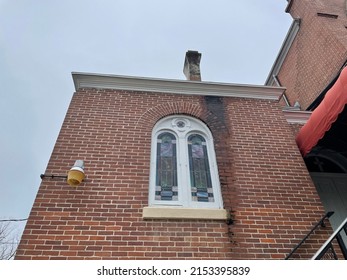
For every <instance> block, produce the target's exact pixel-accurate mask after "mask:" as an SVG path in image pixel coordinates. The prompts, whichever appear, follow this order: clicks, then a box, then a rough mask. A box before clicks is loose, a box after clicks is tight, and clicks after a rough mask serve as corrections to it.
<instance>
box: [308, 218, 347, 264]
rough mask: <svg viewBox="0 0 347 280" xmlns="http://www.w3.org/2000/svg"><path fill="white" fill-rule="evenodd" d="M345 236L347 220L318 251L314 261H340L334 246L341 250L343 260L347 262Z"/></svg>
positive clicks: (313, 258)
mask: <svg viewBox="0 0 347 280" xmlns="http://www.w3.org/2000/svg"><path fill="white" fill-rule="evenodd" d="M343 234H346V235H347V218H346V219H345V220H344V221H343V222H342V223H341V225H340V226H339V227H338V228H337V229H336V230H335V232H334V233H333V234H332V235H331V236H330V237H329V239H328V240H327V241H326V242H325V243H324V244H323V245H322V247H321V248H320V249H319V250H318V251H317V253H316V254H315V255H314V256H313V257H312V260H338V259H339V257H338V254H337V253H336V250H335V248H334V246H335V247H336V246H338V247H339V248H340V251H341V254H342V256H343V258H344V259H345V260H347V248H346V244H345V242H344V240H343ZM336 243H337V244H336Z"/></svg>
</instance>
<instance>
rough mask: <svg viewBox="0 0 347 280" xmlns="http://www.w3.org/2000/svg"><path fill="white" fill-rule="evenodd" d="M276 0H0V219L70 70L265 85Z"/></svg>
mask: <svg viewBox="0 0 347 280" xmlns="http://www.w3.org/2000/svg"><path fill="white" fill-rule="evenodd" d="M286 5H287V1H285V0H262V1H260V0H242V1H241V0H239V1H236V0H214V1H198V0H175V1H163V0H162V1H160V0H146V1H144V0H56V1H54V0H0V97H1V102H0V128H1V138H0V218H27V217H28V215H29V212H30V209H31V207H32V204H33V201H34V199H35V196H36V193H37V190H38V188H39V185H40V181H41V180H40V177H39V176H40V174H41V173H44V172H45V169H46V165H47V163H48V160H49V158H50V155H51V152H52V150H53V146H54V143H55V141H56V138H57V136H58V133H59V130H60V127H61V125H62V122H63V120H64V116H65V113H66V111H67V108H68V105H69V102H70V99H71V97H72V94H73V92H74V86H73V82H72V78H71V72H73V71H78V72H90V73H102V74H116V75H129V76H141V77H154V78H168V79H185V78H184V75H183V72H182V69H183V62H184V56H185V52H186V51H187V50H197V51H199V52H201V53H202V59H201V71H202V74H201V75H202V80H204V81H212V82H224V83H240V84H264V82H265V79H266V77H267V75H268V73H269V71H270V69H271V66H272V64H273V62H274V60H275V58H276V56H277V54H278V51H279V49H280V47H281V44H282V42H283V39H284V38H285V35H286V33H287V31H288V28H289V26H290V24H291V21H292V19H291V17H290V15H289V14H286V13H285V12H284V10H285V7H286Z"/></svg>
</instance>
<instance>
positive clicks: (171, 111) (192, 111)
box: [135, 102, 203, 131]
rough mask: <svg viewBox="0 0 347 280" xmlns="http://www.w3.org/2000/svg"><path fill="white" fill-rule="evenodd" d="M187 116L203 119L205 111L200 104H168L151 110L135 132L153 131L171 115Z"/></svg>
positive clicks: (141, 120)
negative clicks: (162, 119)
mask: <svg viewBox="0 0 347 280" xmlns="http://www.w3.org/2000/svg"><path fill="white" fill-rule="evenodd" d="M177 114H185V115H189V116H193V117H196V118H199V119H201V118H202V115H203V110H202V108H201V106H200V105H199V104H198V105H196V104H193V103H188V102H168V103H164V104H160V105H157V106H154V107H151V108H149V109H148V110H147V111H146V112H145V113H144V114H143V115H142V116H141V117H140V118H139V119H138V121H137V123H136V129H135V131H137V130H138V129H139V130H147V131H152V128H153V126H154V124H155V123H156V122H157V121H158V120H160V119H161V118H163V117H166V116H169V115H177Z"/></svg>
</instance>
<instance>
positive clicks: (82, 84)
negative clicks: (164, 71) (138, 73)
mask: <svg viewBox="0 0 347 280" xmlns="http://www.w3.org/2000/svg"><path fill="white" fill-rule="evenodd" d="M72 78H73V82H74V84H75V89H76V91H78V90H79V89H80V88H97V89H117V90H131V91H146V92H161V93H173V94H189V95H209V96H226V97H241V98H256V99H266V100H279V99H280V98H281V96H282V94H283V93H284V90H285V88H282V87H270V86H257V85H241V84H226V83H212V82H196V81H185V80H168V79H154V78H142V77H129V76H117V75H105V74H94V73H79V72H73V73H72Z"/></svg>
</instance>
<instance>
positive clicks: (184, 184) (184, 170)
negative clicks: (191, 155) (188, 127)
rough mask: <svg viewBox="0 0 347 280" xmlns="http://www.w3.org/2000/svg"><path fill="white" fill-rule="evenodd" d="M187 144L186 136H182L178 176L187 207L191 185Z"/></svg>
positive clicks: (184, 204) (179, 138) (179, 145)
mask: <svg viewBox="0 0 347 280" xmlns="http://www.w3.org/2000/svg"><path fill="white" fill-rule="evenodd" d="M186 146H187V142H186V139H185V137H184V135H180V136H179V137H178V145H177V148H178V149H179V169H180V174H179V176H178V179H179V186H180V187H179V188H180V193H181V194H182V196H181V198H182V204H183V206H185V207H188V206H190V183H189V167H188V166H189V163H188V157H187V153H188V150H187V147H186Z"/></svg>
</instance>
